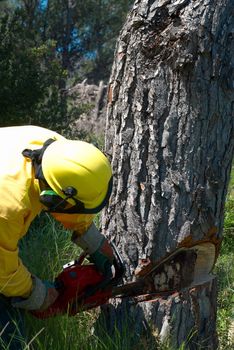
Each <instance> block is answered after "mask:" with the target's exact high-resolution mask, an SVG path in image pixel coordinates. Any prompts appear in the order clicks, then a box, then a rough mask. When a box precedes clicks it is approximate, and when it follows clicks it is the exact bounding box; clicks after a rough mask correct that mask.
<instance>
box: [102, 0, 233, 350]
mask: <svg viewBox="0 0 234 350" xmlns="http://www.w3.org/2000/svg"><path fill="white" fill-rule="evenodd" d="M233 4H234V3H233V0H205V1H204V0H203V1H202V0H197V1H192V0H155V1H152V0H137V1H136V2H135V4H134V6H133V9H132V11H131V12H130V14H129V16H128V19H127V21H126V24H125V26H124V28H123V30H122V32H121V34H120V37H119V39H118V42H117V49H116V56H115V61H114V65H113V70H112V76H111V79H110V85H109V101H108V111H107V127H106V145H105V148H106V153H107V154H109V156H110V158H111V160H112V166H113V170H114V187H113V195H112V199H111V204H110V205H109V207H108V208H107V209H106V210H105V212H104V215H103V220H102V228H103V231H104V232H105V234H106V235H107V236H109V237H110V238H111V239H112V240H114V242H115V243H116V245H117V247H118V249H119V251H120V253H121V254H122V256H123V258H124V260H125V265H126V279H125V281H130V280H132V279H133V276H134V272H135V271H136V269H137V270H140V271H141V270H142V269H143V270H144V263H145V262H150V264H151V265H155V264H157V263H158V262H160V261H161V260H162V259H163V258H164V257H165V256H167V254H168V253H171V252H173V251H175V250H176V249H177V248H178V247H187V248H189V247H192V246H193V245H196V244H203V243H205V242H208V243H210V244H212V245H213V246H214V256H210V255H209V252H210V250H209V247H210V245H209V244H208V245H207V246H206V247H207V252H206V253H207V258H205V257H204V259H203V260H202V264H203V265H204V266H203V267H204V268H205V266H207V265H209V264H211V263H212V262H213V261H214V260H215V259H216V258H217V256H218V253H219V247H220V242H221V239H222V227H223V218H224V203H225V196H226V192H227V185H228V181H229V175H230V170H231V163H232V158H233V149H234V138H233V130H234V123H233V120H234V118H233V117H234V115H233V114H234V113H233V106H234V85H233V81H234V45H233V41H234V40H233V37H234V35H233V24H234V23H233V18H234V16H233V15H234V6H233ZM204 256H206V254H205V255H204ZM187 263H188V264H189V261H187ZM151 265H150V266H151ZM212 265H213V263H212ZM197 282H198V283H197V286H194V287H193V288H187V289H184V290H180V291H178V293H176V294H174V295H172V296H170V297H169V298H167V299H165V298H162V299H157V300H156V301H154V302H142V303H139V304H138V305H136V306H135V307H133V306H132V304H131V302H132V301H131V299H129V300H125V302H124V303H121V302H119V303H118V305H117V306H111V307H106V308H105V309H104V314H105V316H106V319H107V320H108V322H107V323H108V326H109V328H110V327H111V326H112V325H113V324H114V322H115V323H116V322H117V324H120V323H122V324H123V323H124V322H125V321H126V313H125V312H124V311H123V310H126V309H127V310H128V311H127V314H128V320H129V317H131V316H132V318H134V317H135V316H134V315H136V314H137V319H136V320H134V321H133V322H132V323H131V327H132V328H131V332H133V329H134V330H135V335H134V338H135V339H136V338H137V337H136V334H142V330H143V329H146V328H147V329H148V326H149V325H150V328H151V330H152V329H154V330H155V331H154V332H153V334H157V335H158V337H159V338H160V339H161V340H163V339H166V338H167V337H169V338H170V339H171V341H172V344H173V346H174V348H176V347H178V346H179V345H181V344H182V343H183V342H186V344H187V347H188V348H189V349H198V348H199V347H198V346H201V347H205V348H206V349H216V348H217V335H216V330H215V323H216V294H217V287H216V280H215V278H214V276H211V275H210V274H209V271H206V273H205V274H203V275H202V276H201V278H200V279H199V278H198V281H197ZM113 305H115V304H114V303H113ZM121 317H122V321H121ZM124 320H125V321H124ZM128 322H129V324H130V321H128ZM198 344H199V345H198Z"/></svg>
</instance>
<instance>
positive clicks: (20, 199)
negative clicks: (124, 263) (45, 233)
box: [0, 126, 113, 350]
mask: <svg viewBox="0 0 234 350" xmlns="http://www.w3.org/2000/svg"><path fill="white" fill-rule="evenodd" d="M0 144H1V148H0V149H1V150H0V161H1V167H0V188H1V200H0V334H1V342H2V344H3V343H4V345H7V344H10V345H9V349H10V350H12V349H20V348H21V347H20V342H19V340H17V335H22V334H23V326H22V325H23V313H24V310H46V309H47V308H48V307H49V306H50V305H52V304H53V303H54V302H55V300H56V298H57V297H58V292H57V290H56V288H55V286H54V284H53V283H51V282H48V281H42V280H41V279H40V276H39V277H37V276H33V275H32V274H31V273H30V271H29V270H28V269H27V268H26V267H25V266H24V265H23V263H22V261H21V260H20V258H19V256H18V241H19V240H20V238H22V237H23V236H24V235H25V234H26V233H27V231H28V229H29V226H30V224H31V222H32V221H33V219H34V218H35V217H36V216H37V215H38V214H39V213H40V212H41V211H42V210H46V211H48V212H50V213H51V215H53V217H54V218H55V219H56V220H58V221H60V222H61V223H62V224H63V225H64V226H65V227H66V228H68V229H70V230H72V231H73V235H72V240H73V241H74V243H76V244H77V245H79V246H80V247H81V248H82V249H84V250H85V251H86V252H87V253H88V254H89V255H90V257H91V259H92V262H93V263H94V264H95V265H96V267H97V268H98V270H99V271H100V272H102V274H103V275H104V276H105V277H106V279H107V280H108V279H110V278H111V277H112V271H111V266H112V263H113V252H112V248H111V246H110V245H109V243H108V241H107V240H106V238H105V237H104V236H103V235H102V234H101V233H100V232H99V231H98V229H97V228H96V226H95V225H94V223H93V218H94V216H95V214H96V213H98V212H99V211H100V210H101V209H102V208H103V207H104V206H105V205H106V204H107V202H108V200H109V197H110V194H111V188H112V171H111V167H110V164H109V161H108V160H107V158H106V157H105V155H104V154H103V153H102V152H101V151H100V150H99V149H97V148H96V147H95V146H93V145H91V144H89V143H86V142H84V141H75V140H68V139H66V138H64V137H62V136H61V135H59V134H57V133H56V132H53V131H50V130H47V129H44V128H41V127H37V126H19V127H8V128H1V129H0ZM0 348H1V345H0Z"/></svg>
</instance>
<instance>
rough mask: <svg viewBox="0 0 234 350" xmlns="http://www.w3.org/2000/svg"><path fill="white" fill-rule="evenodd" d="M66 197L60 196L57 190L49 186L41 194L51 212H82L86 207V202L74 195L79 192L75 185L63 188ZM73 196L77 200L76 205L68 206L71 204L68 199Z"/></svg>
mask: <svg viewBox="0 0 234 350" xmlns="http://www.w3.org/2000/svg"><path fill="white" fill-rule="evenodd" d="M63 193H64V194H65V196H66V197H65V198H62V197H60V196H59V195H58V194H57V193H56V192H55V191H53V190H52V189H51V188H49V187H48V189H46V190H44V191H42V192H41V194H40V202H41V203H42V204H43V205H45V206H46V207H47V208H48V210H47V211H48V212H50V213H53V212H54V213H55V212H56V213H68V214H69V213H78V212H81V211H82V210H83V209H85V208H84V204H83V203H82V202H80V201H78V200H77V199H76V198H74V196H75V195H76V194H77V190H76V189H75V188H74V187H67V188H65V189H64V190H63ZM69 198H72V199H73V200H74V201H75V203H76V204H75V206H72V207H71V208H67V209H66V206H67V205H68V204H69V203H68V202H67V199H69Z"/></svg>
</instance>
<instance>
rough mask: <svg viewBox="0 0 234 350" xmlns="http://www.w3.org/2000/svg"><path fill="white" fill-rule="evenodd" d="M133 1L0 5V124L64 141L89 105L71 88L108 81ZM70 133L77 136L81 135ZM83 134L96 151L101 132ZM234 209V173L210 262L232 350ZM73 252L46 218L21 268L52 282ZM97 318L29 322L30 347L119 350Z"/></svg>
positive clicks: (24, 251) (226, 343)
mask: <svg viewBox="0 0 234 350" xmlns="http://www.w3.org/2000/svg"><path fill="white" fill-rule="evenodd" d="M132 4H133V0H118V1H116V0H98V1H97V0H86V1H82V0H22V1H19V0H18V1H17V0H8V1H0V83H1V89H0V125H1V126H11V125H22V124H36V125H40V126H44V127H48V128H52V129H54V130H56V131H58V132H61V133H62V134H64V135H65V136H69V135H68V134H69V132H68V131H69V130H70V125H73V124H72V123H73V122H74V121H75V120H79V117H80V116H81V115H82V114H83V113H84V112H89V111H90V110H92V108H93V106H92V105H91V104H90V103H87V102H86V101H83V100H82V98H80V99H79V96H74V95H71V94H70V93H69V91H71V89H73V88H74V87H75V86H77V84H80V83H82V82H83V81H85V82H86V83H88V84H95V85H98V84H99V83H100V81H103V82H104V84H107V83H108V79H109V75H110V71H111V66H112V61H113V57H114V48H115V42H116V39H117V36H118V34H119V31H120V29H121V27H122V25H123V23H124V21H125V18H126V15H127V13H128V10H129V8H130V7H131V5H132ZM77 101H78V102H77ZM83 122H84V123H85V121H84V120H83ZM73 135H76V136H77V137H80V130H75V132H73ZM85 136H86V138H87V137H88V139H89V140H90V139H91V140H95V142H96V141H98V142H99V144H100V146H102V145H101V143H102V139H103V137H104V135H103V137H101V138H97V135H94V134H89V135H87V134H86V135H85ZM233 209H234V177H233V173H232V179H231V183H230V186H229V194H228V200H227V203H226V220H225V229H224V241H223V245H222V253H221V256H220V258H219V260H218V263H217V265H216V272H217V274H218V281H219V301H218V332H219V339H220V349H223V348H224V347H226V348H231V347H232V346H233V341H234V340H233V337H234V336H233V317H234V309H233V303H234V300H233V289H234V270H233V258H234V255H233V240H234V210H233ZM38 236H39V237H40V246H38ZM48 245H49V246H50V247H51V249H50V251H47V249H46V247H48ZM32 251H33V252H34V254H33V257H32V255H31V253H30V252H32ZM35 252H36V254H35ZM77 254H78V252H77V250H76V248H75V247H74V246H73V245H71V243H70V241H69V234H68V233H67V232H65V231H64V230H63V229H62V228H61V227H60V226H58V225H57V224H56V223H55V222H53V221H52V219H51V218H49V217H47V216H42V217H40V218H39V219H38V220H37V222H36V224H34V225H32V228H31V231H30V235H29V236H28V237H26V238H25V239H24V240H23V241H22V242H21V255H22V257H23V259H24V261H25V264H26V266H28V267H29V268H30V270H31V271H32V272H34V273H35V274H38V275H39V276H40V277H41V278H50V279H52V278H53V277H55V276H56V274H57V273H58V272H59V271H60V269H61V266H62V264H63V263H65V262H68V261H69V260H72V258H73V257H75V256H76V255H77ZM42 256H43V266H42V259H41V257H42ZM96 316H97V312H96V311H95V312H91V313H84V314H79V315H78V316H77V317H74V318H67V317H61V318H59V319H56V320H53V319H51V320H48V321H46V322H44V321H43V322H40V321H36V322H35V321H34V322H33V323H32V322H31V320H29V321H28V322H29V324H30V326H29V327H28V329H29V342H30V343H31V344H32V345H34V346H35V348H36V349H52V348H53V349H58V350H59V349H69V348H71V349H120V339H119V338H118V334H116V339H110V338H108V335H107V336H106V338H105V339H104V338H102V339H100V338H98V337H96V336H95V334H93V332H92V329H93V327H92V325H93V324H94V323H95V321H96ZM121 342H122V340H121ZM70 346H71V347H70ZM160 346H161V345H160ZM140 347H141V348H144V344H140ZM169 347H170V346H169V345H166V344H164V345H163V348H164V349H168V348H169ZM25 348H27V345H26V344H25ZM125 349H126V350H127V349H128V338H127V336H126V347H125ZM147 349H148V348H147ZM173 350H175V349H173Z"/></svg>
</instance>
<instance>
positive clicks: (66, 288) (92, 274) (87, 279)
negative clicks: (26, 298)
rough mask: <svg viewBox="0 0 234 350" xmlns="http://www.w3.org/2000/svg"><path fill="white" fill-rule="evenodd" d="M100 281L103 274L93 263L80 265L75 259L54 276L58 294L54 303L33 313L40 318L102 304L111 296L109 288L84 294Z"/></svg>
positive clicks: (70, 312) (73, 313)
mask: <svg viewBox="0 0 234 350" xmlns="http://www.w3.org/2000/svg"><path fill="white" fill-rule="evenodd" d="M102 281H104V276H103V275H102V274H101V273H100V272H98V271H97V269H96V267H95V266H94V265H93V264H88V265H81V264H80V262H77V261H75V262H73V263H69V264H67V265H66V266H65V268H64V269H63V271H62V272H61V273H60V275H59V276H58V277H57V278H56V282H55V284H56V286H57V289H58V291H59V296H58V298H57V299H56V301H55V302H54V304H52V305H51V306H50V307H49V308H48V309H46V310H45V311H34V312H33V315H34V316H36V317H37V318H41V319H45V318H48V317H51V316H56V315H61V314H68V315H69V316H72V315H75V314H76V313H77V312H79V311H83V310H88V309H92V308H95V307H97V306H100V305H103V304H105V303H107V302H108V300H109V298H110V297H111V294H112V292H111V288H110V289H109V288H108V289H105V290H103V291H102V290H97V291H96V292H95V293H94V294H91V295H90V296H86V295H87V292H88V291H90V290H92V288H95V286H97V285H98V284H99V283H101V282H102ZM88 295H89V293H88Z"/></svg>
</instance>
